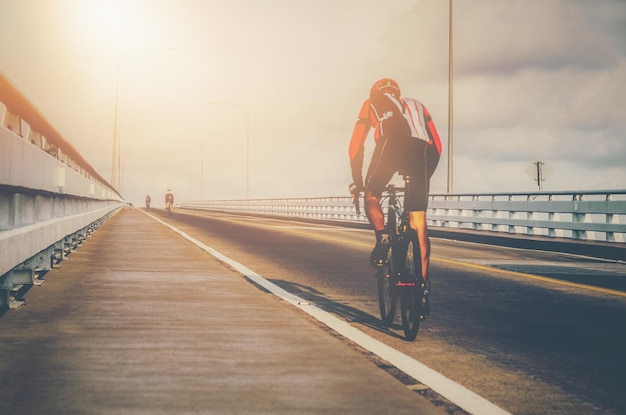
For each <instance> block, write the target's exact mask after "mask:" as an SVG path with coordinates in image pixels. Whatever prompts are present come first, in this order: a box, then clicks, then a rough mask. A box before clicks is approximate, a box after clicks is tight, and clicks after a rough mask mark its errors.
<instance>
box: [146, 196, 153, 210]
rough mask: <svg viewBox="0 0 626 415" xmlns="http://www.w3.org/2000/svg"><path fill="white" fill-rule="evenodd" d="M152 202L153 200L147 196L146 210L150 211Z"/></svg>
mask: <svg viewBox="0 0 626 415" xmlns="http://www.w3.org/2000/svg"><path fill="white" fill-rule="evenodd" d="M150 202H152V198H151V197H150V195H146V210H150Z"/></svg>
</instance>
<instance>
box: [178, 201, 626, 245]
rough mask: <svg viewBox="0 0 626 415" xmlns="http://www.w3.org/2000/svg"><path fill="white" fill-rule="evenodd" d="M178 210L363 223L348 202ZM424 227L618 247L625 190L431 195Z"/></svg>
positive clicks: (212, 204)
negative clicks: (577, 241) (595, 242)
mask: <svg viewBox="0 0 626 415" xmlns="http://www.w3.org/2000/svg"><path fill="white" fill-rule="evenodd" d="M180 206H181V207H183V208H188V209H199V210H213V211H224V212H233V213H245V214H257V215H269V216H283V217H288V218H289V217H291V218H302V219H313V220H325V221H341V222H353V223H367V218H366V217H365V216H364V215H363V214H361V215H357V214H356V212H355V209H354V206H353V205H352V201H351V199H350V197H321V198H285V199H250V200H216V201H186V202H183V203H181V205H180ZM427 217H428V222H429V226H431V227H438V228H453V229H469V230H474V231H489V232H497V233H509V234H511V233H514V234H523V235H532V236H546V237H552V238H555V237H558V238H569V239H573V240H582V241H603V242H611V243H623V242H624V236H625V235H626V190H606V191H585V192H537V193H498V194H431V195H430V200H429V209H428V212H427Z"/></svg>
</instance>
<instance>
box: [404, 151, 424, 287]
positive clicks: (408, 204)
mask: <svg viewBox="0 0 626 415" xmlns="http://www.w3.org/2000/svg"><path fill="white" fill-rule="evenodd" d="M427 147H428V144H427V143H426V142H425V141H422V140H417V139H415V140H412V141H411V142H410V151H407V160H406V163H407V164H406V167H405V170H406V172H407V174H408V175H409V176H410V177H411V182H410V183H409V190H408V192H407V196H406V198H405V209H407V210H408V211H409V223H410V226H411V228H412V229H413V230H414V231H415V232H416V233H417V241H418V245H419V249H420V264H421V268H422V270H421V271H422V278H423V279H424V281H426V279H427V278H428V265H429V262H430V261H429V260H430V242H429V239H428V226H427V224H426V209H427V208H428V191H429V187H430V180H429V178H428V172H427V165H426V151H427Z"/></svg>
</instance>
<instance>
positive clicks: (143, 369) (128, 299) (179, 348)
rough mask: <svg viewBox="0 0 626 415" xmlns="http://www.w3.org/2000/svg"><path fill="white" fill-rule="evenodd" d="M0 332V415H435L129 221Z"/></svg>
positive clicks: (195, 257) (138, 220)
mask: <svg viewBox="0 0 626 415" xmlns="http://www.w3.org/2000/svg"><path fill="white" fill-rule="evenodd" d="M45 279H46V283H45V284H44V285H43V286H42V287H36V288H34V289H32V290H30V291H29V292H28V293H27V294H26V296H25V298H26V300H27V305H26V306H23V307H22V308H20V309H18V310H13V311H10V312H7V313H6V314H4V315H3V316H2V317H1V318H0V333H1V335H0V356H2V358H1V359H0V382H1V385H2V386H1V387H0V413H20V414H39V413H46V414H73V413H75V414H79V413H80V414H99V413H124V414H135V413H142V414H156V413H176V414H189V413H358V414H370V413H388V412H389V411H391V412H393V413H395V414H401V413H412V414H415V413H420V414H434V413H443V411H442V410H440V409H437V408H435V407H434V406H432V404H430V403H428V402H426V401H425V400H424V399H423V398H422V397H421V396H420V395H419V394H416V393H415V392H412V391H411V390H409V389H408V388H406V387H404V385H403V384H402V383H401V382H399V381H398V380H396V379H395V378H393V377H392V376H390V375H388V374H387V373H385V372H384V371H382V370H380V368H378V367H377V366H376V365H375V364H373V363H372V362H371V361H370V360H368V359H366V358H365V357H364V355H363V354H362V353H361V352H360V351H359V350H357V349H355V348H353V347H351V346H350V345H347V344H346V343H345V342H343V341H341V340H339V339H338V338H336V337H334V336H332V335H330V334H329V333H327V332H326V331H325V330H324V329H323V328H322V327H320V326H319V324H317V323H314V322H313V321H311V319H310V318H308V317H307V316H305V315H304V314H303V313H301V312H299V311H298V310H296V309H294V308H291V307H290V306H288V305H287V304H285V303H282V302H281V301H279V300H278V299H277V298H275V297H274V296H272V295H270V294H268V293H266V292H264V291H262V290H260V289H258V288H257V287H255V286H254V285H252V284H250V283H249V282H247V281H246V280H245V279H244V278H243V277H242V276H241V275H239V274H237V273H236V272H234V271H232V270H230V269H228V268H227V267H226V266H224V265H223V264H221V263H219V262H217V261H216V260H215V259H214V258H213V257H211V256H210V255H209V254H207V253H205V252H203V251H201V250H200V249H199V248H197V247H195V246H194V245H192V244H190V243H189V242H187V241H185V240H184V239H183V238H181V237H180V236H179V235H177V234H176V233H174V232H172V231H171V230H169V229H167V228H166V227H165V226H163V225H161V224H159V223H158V222H156V221H154V220H153V219H151V218H150V217H148V216H146V215H144V214H143V213H141V212H139V211H136V210H134V209H125V210H122V211H121V212H120V213H118V214H116V215H115V216H114V217H113V218H111V219H110V220H109V221H108V222H107V223H105V225H104V226H103V227H102V229H101V230H99V231H98V232H96V233H95V234H94V235H93V236H92V237H91V238H90V239H89V240H88V241H87V242H86V243H85V244H84V245H83V246H82V247H80V248H79V249H78V250H77V251H76V252H74V253H72V254H71V255H70V257H69V258H68V259H67V260H65V261H63V263H62V267H61V268H59V269H55V270H53V271H51V272H50V273H48V274H47V275H46V276H45Z"/></svg>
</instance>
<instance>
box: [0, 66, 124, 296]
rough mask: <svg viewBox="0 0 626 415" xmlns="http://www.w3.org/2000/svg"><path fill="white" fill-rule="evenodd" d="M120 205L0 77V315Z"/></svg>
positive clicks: (112, 191) (108, 187)
mask: <svg viewBox="0 0 626 415" xmlns="http://www.w3.org/2000/svg"><path fill="white" fill-rule="evenodd" d="M123 205H124V200H123V198H122V197H121V196H120V195H119V193H118V192H117V191H116V190H115V189H114V188H113V187H112V186H111V185H110V184H109V183H107V182H106V180H104V179H103V178H102V177H101V176H100V175H99V174H98V173H97V172H96V171H95V170H94V169H93V167H91V165H89V163H87V162H86V161H85V160H84V159H83V158H82V156H81V155H80V154H79V153H78V152H77V151H76V150H75V149H74V148H73V147H72V146H71V145H70V144H69V143H67V142H66V141H65V140H64V139H63V138H62V137H61V136H60V134H59V133H58V132H56V130H54V128H53V127H52V126H51V125H50V124H49V123H48V122H47V121H46V120H45V118H44V117H43V116H42V115H40V114H39V112H38V111H37V110H36V109H35V107H34V106H33V105H32V104H31V103H30V102H28V100H26V99H25V98H24V97H23V95H22V94H21V93H20V92H19V91H18V90H17V89H16V88H15V87H14V86H13V85H12V84H11V83H9V82H8V80H7V79H6V78H5V77H4V76H2V75H1V74H0V308H2V307H7V306H8V307H12V308H14V307H18V306H19V305H20V304H21V301H20V300H19V294H20V292H21V291H22V289H24V288H28V287H30V286H33V285H41V284H42V283H43V279H42V277H43V275H44V274H45V273H46V272H47V271H49V270H50V269H51V268H53V267H58V266H60V262H61V261H62V260H63V259H64V258H66V257H67V255H69V254H70V253H71V252H72V251H73V250H74V249H76V248H77V247H79V246H80V245H81V244H82V243H83V242H84V241H85V239H86V238H88V237H89V235H91V233H93V231H94V230H96V229H97V228H98V227H99V226H100V225H101V224H102V223H103V221H104V220H106V219H107V218H108V217H109V216H110V215H112V214H113V213H115V212H116V211H117V210H118V209H119V208H120V207H121V206H123Z"/></svg>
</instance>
